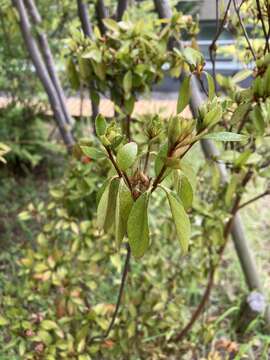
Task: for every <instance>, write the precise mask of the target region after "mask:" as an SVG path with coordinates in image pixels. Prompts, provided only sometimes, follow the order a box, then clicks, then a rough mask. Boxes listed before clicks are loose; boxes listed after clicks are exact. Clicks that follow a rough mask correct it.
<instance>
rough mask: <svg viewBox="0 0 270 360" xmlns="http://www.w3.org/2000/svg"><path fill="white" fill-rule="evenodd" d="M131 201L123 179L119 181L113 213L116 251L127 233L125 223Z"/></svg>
mask: <svg viewBox="0 0 270 360" xmlns="http://www.w3.org/2000/svg"><path fill="white" fill-rule="evenodd" d="M132 204H133V199H132V196H131V193H130V190H129V189H128V187H127V186H126V184H125V182H124V180H123V179H121V180H120V183H119V188H118V193H117V199H116V212H115V241H116V245H117V247H118V249H119V248H120V246H121V244H122V240H123V238H124V236H125V234H126V232H127V221H128V217H129V213H130V210H131V208H132Z"/></svg>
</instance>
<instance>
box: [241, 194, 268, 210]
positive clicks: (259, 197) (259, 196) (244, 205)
mask: <svg viewBox="0 0 270 360" xmlns="http://www.w3.org/2000/svg"><path fill="white" fill-rule="evenodd" d="M267 195H270V191H269V190H266V191H265V192H263V193H262V194H260V195H257V196H255V197H254V198H252V199H249V200H248V201H246V202H244V203H243V204H241V205H239V206H238V208H237V211H238V210H240V209H243V208H244V207H246V206H247V205H249V204H251V203H253V202H255V201H257V200H259V199H261V198H262V197H264V196H267Z"/></svg>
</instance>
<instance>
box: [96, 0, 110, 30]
mask: <svg viewBox="0 0 270 360" xmlns="http://www.w3.org/2000/svg"><path fill="white" fill-rule="evenodd" d="M96 14H97V20H98V27H99V29H100V31H101V34H105V32H106V26H105V25H104V24H103V21H102V20H103V19H106V17H107V15H108V14H107V9H106V7H105V5H104V2H103V0H97V2H96Z"/></svg>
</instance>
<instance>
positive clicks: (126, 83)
mask: <svg viewBox="0 0 270 360" xmlns="http://www.w3.org/2000/svg"><path fill="white" fill-rule="evenodd" d="M131 88H132V72H131V71H128V72H127V73H126V74H125V76H124V79H123V89H124V91H125V93H126V94H129V93H130V90H131Z"/></svg>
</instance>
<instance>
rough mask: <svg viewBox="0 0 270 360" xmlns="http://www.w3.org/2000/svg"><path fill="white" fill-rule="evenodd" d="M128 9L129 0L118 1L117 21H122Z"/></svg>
mask: <svg viewBox="0 0 270 360" xmlns="http://www.w3.org/2000/svg"><path fill="white" fill-rule="evenodd" d="M127 7H128V0H118V2H117V9H116V20H117V21H121V19H122V17H123V15H124V12H125V11H126V9H127Z"/></svg>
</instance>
